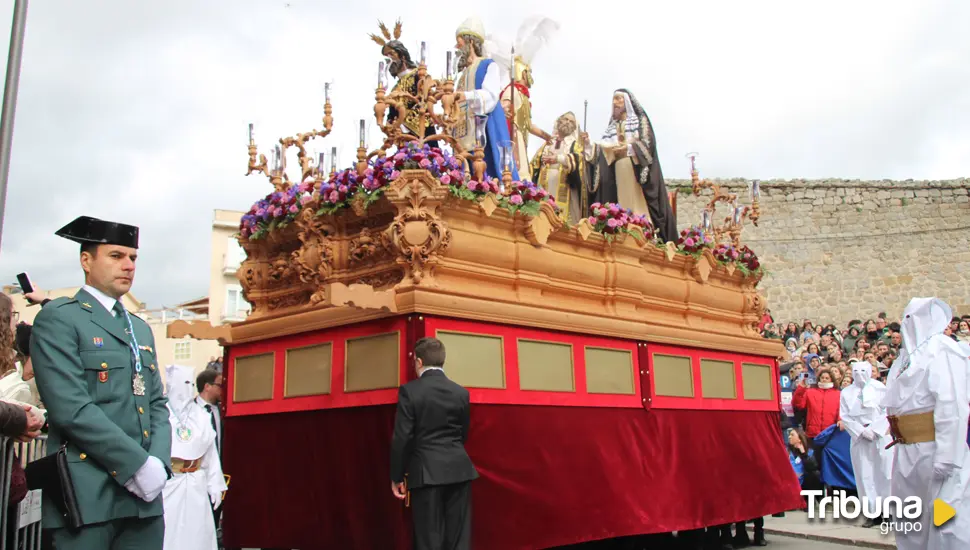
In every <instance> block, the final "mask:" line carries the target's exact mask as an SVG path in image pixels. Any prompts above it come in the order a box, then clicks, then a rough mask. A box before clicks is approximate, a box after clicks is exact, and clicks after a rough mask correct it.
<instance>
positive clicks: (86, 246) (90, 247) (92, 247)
mask: <svg viewBox="0 0 970 550" xmlns="http://www.w3.org/2000/svg"><path fill="white" fill-rule="evenodd" d="M99 246H101V243H81V254H84V253H85V252H87V253H88V254H90V255H92V256H97V255H98V247H99Z"/></svg>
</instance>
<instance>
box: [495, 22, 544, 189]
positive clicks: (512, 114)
mask: <svg viewBox="0 0 970 550" xmlns="http://www.w3.org/2000/svg"><path fill="white" fill-rule="evenodd" d="M558 30H559V23H556V22H555V21H553V20H552V19H549V18H548V17H531V18H529V19H527V20H526V21H524V22H523V23H522V25H520V26H519V31H518V34H517V35H516V38H515V43H514V44H507V43H505V42H503V41H500V40H498V39H496V38H495V37H492V36H489V37H488V42H487V44H486V49H487V50H488V51H489V53H490V54H491V56H492V58H493V59H495V61H496V62H498V63H501V65H502V67H503V68H504V69H505V70H506V71H507V73H508V74H509V75H511V78H510V79H509V80H508V81H506V83H505V87H504V88H503V89H502V93H501V95H500V98H501V103H502V108H503V110H504V111H505V118H506V119H507V120H508V126H509V135H510V136H512V142H513V154H514V155H515V163H516V165H517V166H518V167H519V169H520V173H521V174H520V175H522V177H529V175H527V174H525V173H522V172H531V171H530V170H526V169H525V167H527V166H529V149H528V146H529V135H530V134H531V135H533V136H536V137H538V138H541V139H544V140H545V141H546V142H547V143H548V142H551V141H552V140H553V139H554V138H553V136H551V135H549V133H548V132H545V131H543V130H542V129H540V128H539V127H537V126H534V125H533V124H532V100H531V93H530V91H531V88H532V84H533V82H534V80H533V75H532V61H533V60H534V59H535V55H536V53H538V51H539V50H540V49H541V48H542V46H543V45H545V43H546V42H548V41H549V39H550V38H551V37H552V35H553V34H555V33H556V31H558ZM513 48H514V53H513Z"/></svg>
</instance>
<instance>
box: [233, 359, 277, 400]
mask: <svg viewBox="0 0 970 550" xmlns="http://www.w3.org/2000/svg"><path fill="white" fill-rule="evenodd" d="M275 359H276V354H274V353H273V352H269V353H263V354H260V355H250V356H247V357H237V358H236V364H235V369H234V370H233V372H232V374H233V376H232V385H233V388H232V400H233V402H234V403H245V402H247V401H266V400H269V399H272V398H273V371H274V363H275Z"/></svg>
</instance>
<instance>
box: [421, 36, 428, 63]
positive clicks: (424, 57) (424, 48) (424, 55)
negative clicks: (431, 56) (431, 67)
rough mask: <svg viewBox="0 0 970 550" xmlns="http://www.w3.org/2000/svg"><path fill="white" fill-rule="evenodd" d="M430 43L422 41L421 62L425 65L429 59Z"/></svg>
mask: <svg viewBox="0 0 970 550" xmlns="http://www.w3.org/2000/svg"><path fill="white" fill-rule="evenodd" d="M427 53H428V44H427V43H426V42H425V41H424V40H422V41H421V64H422V65H424V64H425V61H426V60H427Z"/></svg>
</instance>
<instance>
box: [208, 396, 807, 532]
mask: <svg viewBox="0 0 970 550" xmlns="http://www.w3.org/2000/svg"><path fill="white" fill-rule="evenodd" d="M393 421H394V406H373V407H359V408H348V409H331V410H319V411H307V412H297V413H284V414H271V415H259V416H243V417H230V418H227V419H226V423H225V443H224V447H223V468H224V469H225V471H226V473H228V474H230V475H231V476H232V482H231V485H230V489H229V493H228V494H227V496H226V500H225V512H224V537H225V543H226V545H227V546H236V547H240V546H242V547H246V546H249V547H264V548H265V547H279V548H301V549H303V550H313V549H324V548H346V549H348V550H350V549H358V548H359V549H378V548H379V549H382V550H384V549H387V550H394V549H400V550H406V549H410V548H411V538H410V537H411V535H410V517H409V515H408V512H407V511H406V510H405V509H404V508H403V505H402V504H401V503H400V502H399V501H397V500H395V499H394V498H393V497H392V496H391V491H390V479H389V477H388V476H389V473H388V470H389V456H388V454H389V446H390V434H391V429H392V425H393ZM468 451H469V453H470V455H471V457H472V460H473V461H474V462H475V465H476V467H477V468H478V470H479V472H480V474H481V478H480V479H479V480H478V481H476V482H474V484H473V488H472V494H473V517H474V522H473V539H474V547H475V548H476V549H479V550H488V549H495V550H515V549H534V548H543V547H550V546H557V545H564V544H572V543H576V542H582V541H586V540H595V539H602V538H609V537H617V536H625V535H633V534H637V533H656V532H667V531H676V530H685V529H693V528H698V527H705V526H709V525H718V524H723V523H728V522H733V521H738V520H742V519H751V518H754V517H758V516H762V515H768V514H772V513H775V512H779V511H782V510H789V509H793V508H797V507H800V506H801V499H800V497H799V494H798V493H799V487H798V482H797V479H796V477H795V474H794V473H793V471H792V469H791V466H790V464H789V461H788V457H787V454H786V453H785V450H784V446H783V444H782V440H781V435H780V433H779V428H778V414H777V413H772V412H757V411H696V410H653V411H645V410H642V409H606V408H579V407H542V406H517V405H474V406H473V407H472V427H471V434H470V437H469V442H468Z"/></svg>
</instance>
